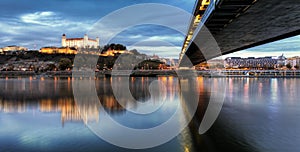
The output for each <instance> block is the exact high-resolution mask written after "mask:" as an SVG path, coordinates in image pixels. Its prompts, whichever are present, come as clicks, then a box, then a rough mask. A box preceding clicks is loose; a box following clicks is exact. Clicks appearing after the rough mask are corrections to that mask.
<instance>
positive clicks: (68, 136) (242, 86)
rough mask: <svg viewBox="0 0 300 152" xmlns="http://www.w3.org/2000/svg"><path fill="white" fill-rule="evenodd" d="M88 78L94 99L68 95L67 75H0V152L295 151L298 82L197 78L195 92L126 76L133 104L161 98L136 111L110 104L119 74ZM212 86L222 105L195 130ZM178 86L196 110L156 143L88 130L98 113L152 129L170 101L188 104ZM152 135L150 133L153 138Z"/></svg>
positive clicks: (172, 105)
mask: <svg viewBox="0 0 300 152" xmlns="http://www.w3.org/2000/svg"><path fill="white" fill-rule="evenodd" d="M90 81H93V83H94V84H95V88H96V89H95V90H96V94H97V96H98V99H99V100H98V101H95V102H94V103H93V102H88V101H87V102H86V103H78V102H77V101H75V100H74V93H73V91H74V90H73V89H72V82H74V80H73V79H72V78H47V79H45V78H37V79H36V78H9V79H0V151H1V152H2V151H129V150H130V151H155V152H157V151H172V152H176V151H178V152H179V151H183V152H187V151H217V152H219V151H239V152H243V151H245V152H246V151H249V152H253V151H258V152H268V151H270V152H277V151H278V152H282V151H289V152H299V151H300V146H299V145H300V121H299V120H300V102H299V99H300V89H299V87H298V85H299V84H300V79H296V78H295V79H293V78H289V79H284V78H274V79H271V78H203V77H198V78H197V79H196V80H195V83H196V85H197V89H196V90H195V89H194V88H191V87H189V88H185V87H186V86H185V85H184V83H182V82H181V83H179V80H178V78H176V77H152V78H150V77H149V78H147V77H138V78H129V86H128V88H129V90H130V92H131V94H132V96H133V98H134V99H135V100H137V102H141V103H143V102H145V101H148V103H150V107H147V108H151V105H155V106H157V105H158V106H160V105H161V103H163V108H159V109H158V110H157V111H156V112H154V113H150V114H148V115H142V116H141V115H139V114H134V113H132V112H130V111H128V110H126V108H127V107H126V106H131V107H132V108H133V109H143V108H145V107H141V106H139V104H134V102H132V101H129V100H126V99H124V100H123V99H120V100H122V103H123V104H125V108H124V107H123V106H122V105H120V104H119V103H118V102H117V100H116V97H115V96H114V93H115V92H114V91H113V88H112V83H113V82H115V81H117V83H115V84H118V83H119V82H122V81H124V80H123V78H117V79H114V78H99V79H96V80H90ZM180 81H181V80H180ZM152 82H159V84H160V85H159V86H160V87H158V88H156V89H154V91H153V90H152V91H151V84H153V83H152ZM220 82H222V83H220ZM224 82H225V83H224ZM149 86H150V89H149ZM216 88H224V90H225V91H224V92H218V93H219V94H221V95H224V96H223V97H224V100H223V101H224V104H223V107H222V110H221V112H220V114H219V116H218V118H217V120H216V121H215V123H214V124H213V126H212V127H211V128H210V129H209V130H208V132H206V133H205V134H203V135H199V133H198V127H199V124H200V122H201V119H202V116H203V115H204V113H205V110H206V107H207V105H208V103H209V101H210V99H211V94H212V92H214V91H215V89H216ZM122 89H124V88H121V89H120V90H119V91H122ZM185 89H187V90H186V91H192V92H197V93H199V103H198V109H197V111H196V113H195V115H194V117H193V119H192V121H191V123H190V124H189V125H188V126H187V127H185V128H184V129H183V130H182V132H181V133H180V134H179V135H177V136H176V137H174V138H172V140H170V141H168V142H167V143H164V144H162V145H160V146H156V147H153V148H148V149H143V150H131V149H126V148H121V147H118V146H115V145H113V144H111V143H109V142H107V141H106V140H104V139H102V138H99V137H98V136H97V134H95V130H93V128H91V127H90V124H91V123H96V124H98V125H103V126H105V125H106V124H107V122H106V119H104V117H105V116H109V117H111V118H113V119H114V120H115V121H117V122H118V123H120V124H122V125H124V126H127V127H129V128H135V129H147V128H153V127H156V126H159V125H161V124H163V123H164V122H165V121H167V120H168V119H169V118H170V117H171V116H172V115H173V114H174V113H175V111H176V109H177V108H178V105H179V106H180V108H182V107H185V105H182V103H181V102H180V101H182V100H185V102H186V103H188V102H187V101H186V99H184V98H183V97H182V95H181V94H180V91H183V90H185ZM193 89H194V90H193ZM92 90H93V88H92ZM92 90H91V91H92ZM87 92H90V91H89V90H87ZM152 93H153V94H152ZM158 96H159V97H158ZM162 101H163V102H162ZM148 106H149V105H148ZM100 107H102V108H100ZM182 119H185V116H180V117H178V122H181V121H182ZM175 125H180V123H178V124H177V123H175ZM176 127H178V126H174V128H176ZM172 129H173V128H172V127H170V128H169V129H168V130H172ZM107 133H108V134H109V135H111V136H112V137H115V138H119V139H120V140H128V141H130V140H133V139H130V138H128V137H127V136H125V135H124V133H122V132H120V131H113V130H108V131H107ZM160 136H162V135H160V134H157V139H159V138H161V137H160ZM143 138H147V137H143Z"/></svg>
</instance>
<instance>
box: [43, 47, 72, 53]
mask: <svg viewBox="0 0 300 152" xmlns="http://www.w3.org/2000/svg"><path fill="white" fill-rule="evenodd" d="M40 53H45V54H77V50H76V49H75V48H74V47H60V48H58V47H43V48H41V49H40Z"/></svg>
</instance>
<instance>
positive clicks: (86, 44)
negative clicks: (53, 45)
mask: <svg viewBox="0 0 300 152" xmlns="http://www.w3.org/2000/svg"><path fill="white" fill-rule="evenodd" d="M99 41H100V40H99V37H96V39H90V38H89V37H88V35H87V34H85V35H84V36H83V38H67V36H66V34H63V35H62V38H61V45H62V47H74V48H95V49H96V48H99V46H100V45H99Z"/></svg>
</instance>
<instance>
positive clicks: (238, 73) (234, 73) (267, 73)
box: [0, 70, 300, 78]
mask: <svg viewBox="0 0 300 152" xmlns="http://www.w3.org/2000/svg"><path fill="white" fill-rule="evenodd" d="M192 72H193V73H191V71H190V70H189V72H186V71H185V70H178V71H176V70H133V71H130V70H119V71H111V70H106V71H98V72H93V71H48V72H44V73H36V72H34V71H0V78H7V77H8V78H17V77H91V76H92V77H112V76H124V77H126V76H130V77H158V76H174V77H177V76H178V75H177V73H181V74H188V73H191V74H195V75H196V76H203V77H250V78H252V77H253V78H261V77H262V78H300V70H290V71H279V70H206V71H192Z"/></svg>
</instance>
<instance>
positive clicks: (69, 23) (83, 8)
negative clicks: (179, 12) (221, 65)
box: [0, 0, 300, 58]
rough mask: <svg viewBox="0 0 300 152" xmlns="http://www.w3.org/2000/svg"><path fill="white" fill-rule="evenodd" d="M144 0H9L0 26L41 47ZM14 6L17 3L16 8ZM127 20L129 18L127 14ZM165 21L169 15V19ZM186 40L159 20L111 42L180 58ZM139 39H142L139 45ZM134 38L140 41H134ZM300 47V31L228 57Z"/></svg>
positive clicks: (12, 40)
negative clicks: (115, 0)
mask: <svg viewBox="0 0 300 152" xmlns="http://www.w3.org/2000/svg"><path fill="white" fill-rule="evenodd" d="M145 2H149V1H145V0H140V1H136V0H133V1H118V2H116V3H114V4H113V5H112V3H111V2H110V1H101V2H100V1H89V2H86V1H81V0H75V1H59V0H54V1H39V2H37V1H33V0H29V1H26V2H24V1H17V0H11V1H9V0H4V1H1V5H2V6H3V9H1V10H0V12H1V14H2V15H1V16H0V20H1V22H0V26H1V27H2V28H1V29H0V34H1V35H2V37H0V47H5V46H9V45H19V46H24V47H27V48H29V49H40V48H41V47H44V46H60V45H61V42H60V36H61V35H62V34H63V33H65V34H67V35H69V36H70V37H81V36H82V35H84V34H85V33H87V32H88V31H89V30H90V29H91V28H92V25H93V24H95V23H96V22H97V21H98V20H99V19H101V18H102V17H103V16H105V15H107V14H109V13H111V12H113V11H116V10H118V9H120V8H123V7H126V6H130V5H134V4H142V3H145ZM151 2H152V3H163V4H168V5H172V6H175V7H179V8H181V9H183V10H185V11H188V12H191V11H192V9H193V6H194V3H195V2H194V1H182V0H177V1H172V0H167V1H162V0H153V1H151ZM12 6H14V9H11V7H12ZM65 6H69V7H65ZM141 11H142V10H141ZM137 15H139V14H137ZM161 18H164V17H163V16H162V17H161ZM122 20H124V22H126V19H122ZM165 22H170V21H168V20H166V21H165ZM172 22H174V24H175V25H177V26H184V27H186V28H187V25H188V24H187V23H188V22H189V19H186V18H179V19H178V20H176V21H172ZM120 26H122V25H120ZM110 28H111V27H105V28H104V29H103V30H107V31H108V32H109V31H110V30H111V29H110ZM105 37H106V35H99V38H100V45H101V46H103V45H105V44H103V43H101V39H105ZM183 40H184V35H182V34H181V33H178V32H177V31H174V30H172V29H169V28H166V27H163V26H158V25H138V26H135V27H132V28H129V29H127V30H125V31H123V32H121V33H120V34H119V35H117V36H116V37H115V38H114V39H112V41H111V42H112V43H121V44H124V45H126V46H128V49H134V48H135V49H137V50H139V51H140V52H142V53H146V54H148V55H151V54H157V55H159V56H161V57H171V58H178V56H179V52H180V51H181V46H182V43H183ZM137 42H139V43H138V45H136V43H137ZM162 42H163V43H162ZM133 44H135V47H134V48H133V47H130V46H131V45H133ZM299 50H300V36H296V37H292V38H288V39H284V40H281V41H277V42H274V43H270V44H266V45H262V46H258V47H254V48H251V49H247V50H245V51H240V52H236V53H233V54H228V55H225V56H223V57H229V56H242V57H249V56H254V57H262V56H270V55H271V56H273V55H274V56H278V55H281V54H282V53H284V54H285V55H286V56H288V57H292V56H296V55H297V53H298V51H299Z"/></svg>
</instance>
